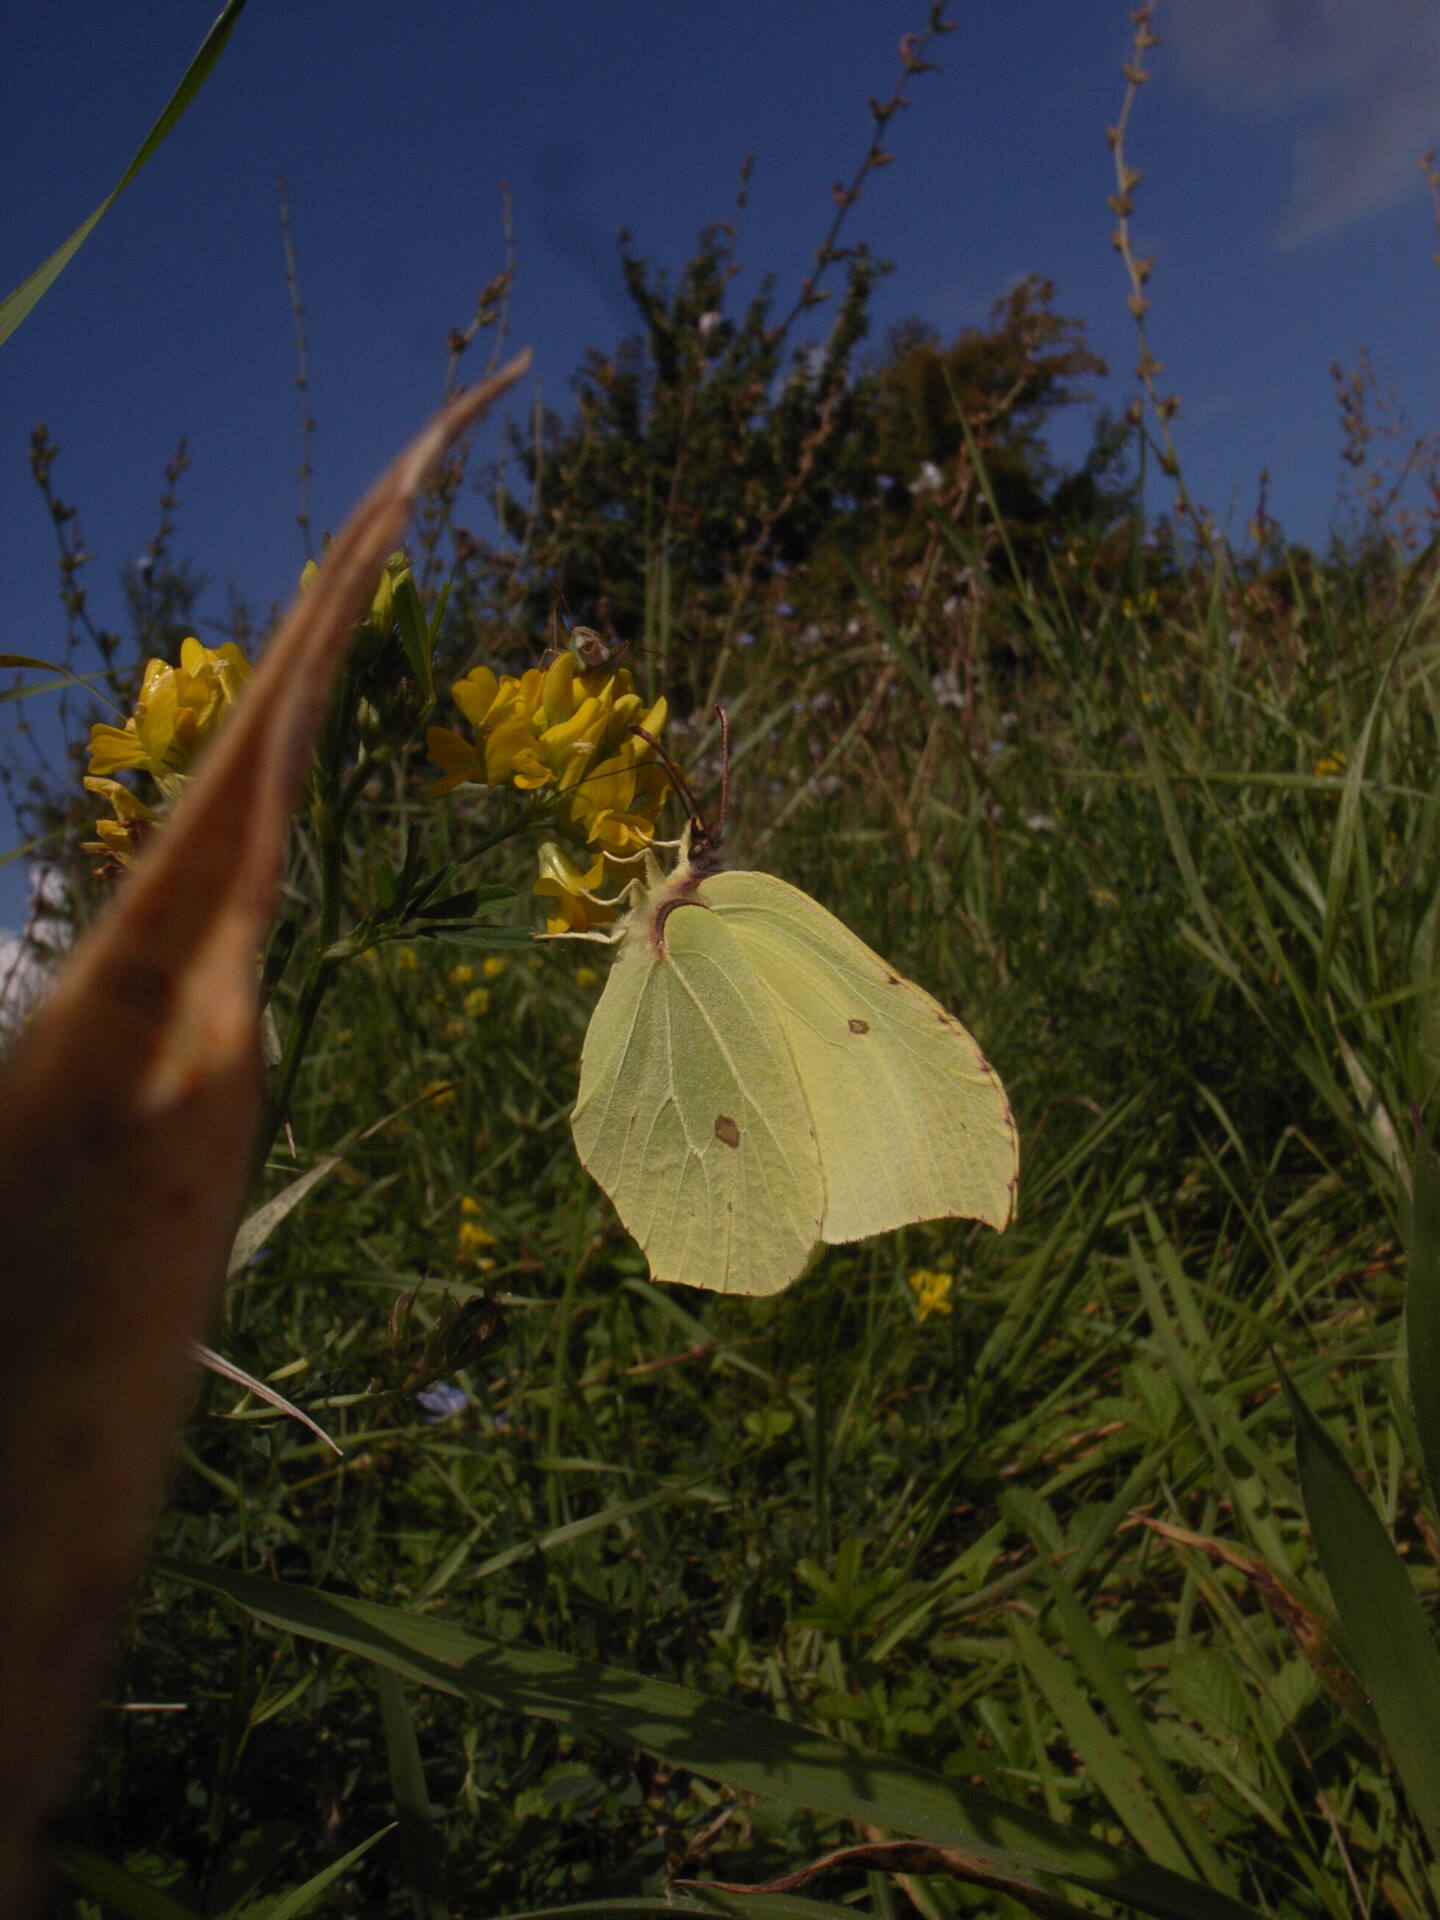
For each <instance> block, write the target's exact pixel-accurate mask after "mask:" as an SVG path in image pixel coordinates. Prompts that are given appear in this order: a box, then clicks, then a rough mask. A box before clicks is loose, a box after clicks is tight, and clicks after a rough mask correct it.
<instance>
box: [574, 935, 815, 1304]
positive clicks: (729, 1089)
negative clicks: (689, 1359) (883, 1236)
mask: <svg viewBox="0 0 1440 1920" xmlns="http://www.w3.org/2000/svg"><path fill="white" fill-rule="evenodd" d="M645 928H646V923H645V920H644V916H643V915H639V916H637V918H636V920H635V922H634V923H633V926H632V930H631V931H630V932H629V933H627V935H626V938H625V940H624V942H623V944H622V947H621V951H620V954H619V957H618V959H617V960H616V962H615V965H614V967H613V968H612V969H611V974H610V979H609V980H608V982H607V983H606V987H605V991H604V993H603V995H602V996H601V1000H600V1004H599V1006H598V1007H597V1008H596V1010H595V1016H594V1019H593V1020H592V1022H591V1025H590V1030H589V1032H588V1034H587V1035H586V1038H585V1050H584V1054H583V1056H582V1060H581V1067H580V1095H579V1099H578V1101H577V1103H576V1107H575V1112H574V1115H573V1117H572V1121H571V1125H572V1128H573V1131H574V1135H575V1144H576V1147H577V1148H578V1150H579V1153H580V1158H581V1160H582V1162H583V1163H584V1165H585V1166H586V1167H587V1168H588V1169H589V1171H590V1173H592V1174H593V1175H594V1177H595V1179H596V1180H598V1181H599V1183H600V1185H601V1186H602V1187H603V1188H604V1189H605V1191H606V1192H607V1193H608V1194H609V1195H610V1197H611V1199H612V1200H613V1201H614V1202H615V1208H616V1211H617V1213H618V1214H619V1216H620V1218H621V1220H622V1221H623V1222H624V1224H625V1226H626V1227H627V1228H628V1229H629V1231H630V1232H631V1233H632V1234H633V1235H634V1236H635V1238H636V1240H637V1241H638V1242H639V1243H640V1246H641V1247H642V1248H643V1250H644V1252H645V1255H646V1257H647V1259H648V1260H649V1262H650V1270H651V1273H652V1275H653V1276H654V1278H656V1279H657V1280H671V1281H679V1282H683V1283H685V1284H686V1285H689V1286H698V1287H710V1288H712V1289H714V1290H716V1291H718V1292H722V1293H745V1294H765V1293H777V1292H779V1290H780V1289H781V1288H782V1287H786V1286H789V1284H790V1282H791V1281H792V1280H794V1279H796V1278H797V1277H798V1276H799V1274H800V1273H801V1272H802V1271H803V1270H804V1267H805V1264H806V1261H807V1260H808V1258H809V1256H810V1253H811V1252H812V1250H813V1249H814V1247H815V1245H816V1243H817V1242H818V1241H819V1239H820V1238H821V1221H822V1216H823V1214H824V1209H825V1200H824V1185H823V1182H822V1179H821V1174H820V1163H819V1156H818V1152H817V1147H816V1141H815V1135H814V1131H813V1127H812V1123H811V1116H810V1108H809V1103H808V1102H807V1100H806V1098H805V1096H804V1093H803V1092H802V1090H801V1086H800V1082H799V1079H798V1077H797V1074H796V1069H795V1064H794V1061H793V1057H792V1052H791V1049H790V1047H789V1046H788V1044H787V1042H786V1039H785V1036H784V1033H783V1032H782V1028H781V1023H780V1020H779V1019H778V1018H777V1015H776V1013H775V1011H774V1010H773V1009H772V1007H771V1005H770V1000H769V996H768V994H767V993H766V991H765V989H764V987H763V985H762V984H761V982H760V981H759V980H758V979H757V977H756V975H755V972H754V969H753V968H752V967H751V965H750V962H749V960H748V959H747V957H746V954H745V953H744V951H743V949H742V946H741V943H740V942H739V941H738V940H737V939H736V938H735V936H734V935H733V933H732V932H731V931H730V930H729V928H728V927H727V926H726V924H725V923H724V921H723V920H722V918H721V917H720V916H719V915H717V914H712V913H708V912H706V911H704V909H703V908H702V907H700V906H698V905H689V904H687V905H684V906H681V907H678V908H677V909H676V910H675V911H673V912H672V913H670V914H669V915H668V917H667V919H666V921H665V928H664V950H663V952H659V953H657V951H656V950H655V948H654V947H652V945H651V943H650V941H649V940H648V938H647V935H646V930H645Z"/></svg>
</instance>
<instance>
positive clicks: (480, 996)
mask: <svg viewBox="0 0 1440 1920" xmlns="http://www.w3.org/2000/svg"><path fill="white" fill-rule="evenodd" d="M465 1011H466V1013H468V1014H469V1016H470V1018H471V1019H472V1020H478V1019H479V1018H480V1017H481V1015H482V1014H486V1013H488V1012H489V1011H490V989H489V988H488V987H472V988H471V989H470V991H469V993H467V994H466V996H465Z"/></svg>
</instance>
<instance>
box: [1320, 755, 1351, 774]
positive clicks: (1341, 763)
mask: <svg viewBox="0 0 1440 1920" xmlns="http://www.w3.org/2000/svg"><path fill="white" fill-rule="evenodd" d="M1349 764H1350V763H1349V761H1348V760H1347V759H1346V757H1345V755H1344V754H1343V753H1341V752H1340V751H1339V750H1338V749H1337V750H1336V751H1335V752H1334V753H1322V754H1321V756H1320V758H1319V759H1318V760H1317V761H1316V762H1315V767H1314V771H1315V772H1316V773H1318V774H1331V775H1334V774H1337V773H1344V771H1345V769H1346V767H1347V766H1348V765H1349Z"/></svg>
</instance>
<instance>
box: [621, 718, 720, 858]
mask: <svg viewBox="0 0 1440 1920" xmlns="http://www.w3.org/2000/svg"><path fill="white" fill-rule="evenodd" d="M630 731H631V732H632V733H633V734H635V735H637V736H638V738H640V739H641V740H643V741H644V742H645V744H646V746H647V747H653V748H654V750H655V753H656V756H657V757H658V759H659V761H660V764H661V766H662V767H664V769H665V771H666V773H668V774H669V776H670V784H671V786H672V787H674V789H675V791H676V793H677V794H678V795H679V796H680V800H681V803H682V804H683V806H684V807H685V809H686V811H687V812H688V813H689V815H690V824H691V826H692V828H694V829H695V830H696V831H701V832H703V831H704V827H705V822H704V820H703V819H702V817H701V814H700V807H699V803H698V802H697V800H696V798H695V789H694V788H693V787H692V786H691V785H690V782H689V780H687V779H686V777H685V772H684V769H683V768H682V767H681V766H680V764H679V762H678V761H677V760H676V759H675V757H674V755H673V754H672V753H671V752H670V749H669V748H668V747H667V746H665V745H664V743H663V742H662V741H660V740H657V739H656V737H655V735H654V734H653V733H651V732H650V731H649V729H648V728H646V727H631V729H630Z"/></svg>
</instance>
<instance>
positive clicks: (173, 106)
mask: <svg viewBox="0 0 1440 1920" xmlns="http://www.w3.org/2000/svg"><path fill="white" fill-rule="evenodd" d="M244 11H245V0H226V5H225V8H224V11H223V12H222V13H221V14H220V16H219V18H218V19H217V20H216V22H215V24H214V25H213V26H212V27H211V29H210V31H209V33H207V34H206V36H205V38H204V40H203V41H202V42H201V43H200V48H199V51H198V52H197V53H196V55H195V58H194V59H193V60H192V61H191V62H190V64H189V66H188V67H187V68H186V69H185V73H184V77H183V78H182V79H181V82H180V84H179V86H178V87H177V88H176V89H175V91H174V93H172V94H171V96H170V98H169V100H168V101H167V103H166V106H165V111H164V112H163V113H162V114H161V115H160V118H159V119H158V120H157V121H156V122H155V124H154V126H153V127H151V129H150V131H149V133H147V134H146V136H145V139H144V141H143V142H142V144H141V147H140V150H139V152H138V153H137V154H136V155H135V158H134V159H133V160H132V161H131V162H130V164H129V166H128V167H127V168H126V169H125V171H124V173H123V174H121V176H120V179H119V182H118V184H117V185H116V186H115V187H114V188H112V189H111V191H110V192H109V193H108V194H107V195H106V196H105V198H104V199H103V200H102V201H101V202H100V204H99V206H98V207H96V209H95V211H94V212H93V213H92V214H91V215H90V217H89V219H88V220H83V221H82V222H81V223H80V225H79V226H78V227H77V228H76V229H75V231H74V233H72V234H71V236H70V238H69V239H68V240H66V241H64V242H62V244H61V245H60V246H58V247H57V248H56V249H55V251H54V253H52V254H51V255H50V258H49V259H48V260H46V261H44V262H43V263H42V264H41V265H40V266H38V267H37V268H36V269H35V271H34V272H33V273H32V274H31V275H30V276H29V277H28V278H27V279H25V280H22V281H21V282H20V285H19V286H18V287H16V288H15V290H14V292H13V293H8V294H6V296H5V298H4V299H3V300H0V341H4V340H8V339H9V337H10V335H11V334H12V333H13V332H14V331H15V329H16V328H17V327H18V326H19V325H20V322H21V321H22V320H24V319H25V318H26V316H27V315H28V314H29V313H30V310H31V309H32V308H33V307H36V306H38V305H39V303H40V301H41V300H43V299H44V297H45V295H46V294H47V293H48V292H49V291H50V289H51V287H52V286H53V285H54V284H55V282H56V281H57V280H58V279H59V278H60V275H61V274H62V273H63V272H64V271H65V269H66V267H68V266H69V264H70V262H71V261H72V260H73V259H74V257H75V255H76V254H77V253H78V252H79V251H80V249H81V247H83V246H84V244H85V242H86V241H87V240H88V239H89V238H90V235H91V234H92V233H93V232H94V230H95V228H96V227H97V226H98V225H99V223H100V222H101V220H103V219H104V217H105V215H106V214H107V213H108V212H109V211H110V208H111V207H112V206H113V205H114V204H115V202H116V201H117V200H118V199H119V197H120V195H121V194H122V193H123V192H124V191H125V189H126V187H128V186H129V184H130V182H131V181H132V180H133V179H134V178H135V176H136V174H137V173H139V171H140V169H141V168H142V167H143V166H144V165H145V162H146V161H147V160H148V159H149V158H150V156H151V154H153V153H154V151H155V149H156V148H157V147H158V146H159V145H160V142H161V141H162V140H163V139H164V138H165V136H166V134H168V133H169V131H170V129H171V128H172V127H173V126H174V125H175V123H176V121H177V120H178V119H179V118H180V116H181V114H182V113H184V111H185V109H186V108H187V107H188V106H189V104H190V102H191V101H192V100H193V99H194V98H195V95H196V94H197V93H198V92H199V91H200V89H201V87H202V86H203V85H204V84H205V81H206V80H207V78H208V77H209V74H210V69H211V68H212V67H213V66H214V65H215V62H216V61H217V60H218V59H219V58H220V55H221V53H222V52H223V51H224V48H225V42H226V41H227V40H228V39H229V38H230V35H231V33H232V32H233V30H234V27H235V22H236V21H237V20H238V19H239V18H240V15H241V14H242V13H243V12H244Z"/></svg>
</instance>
